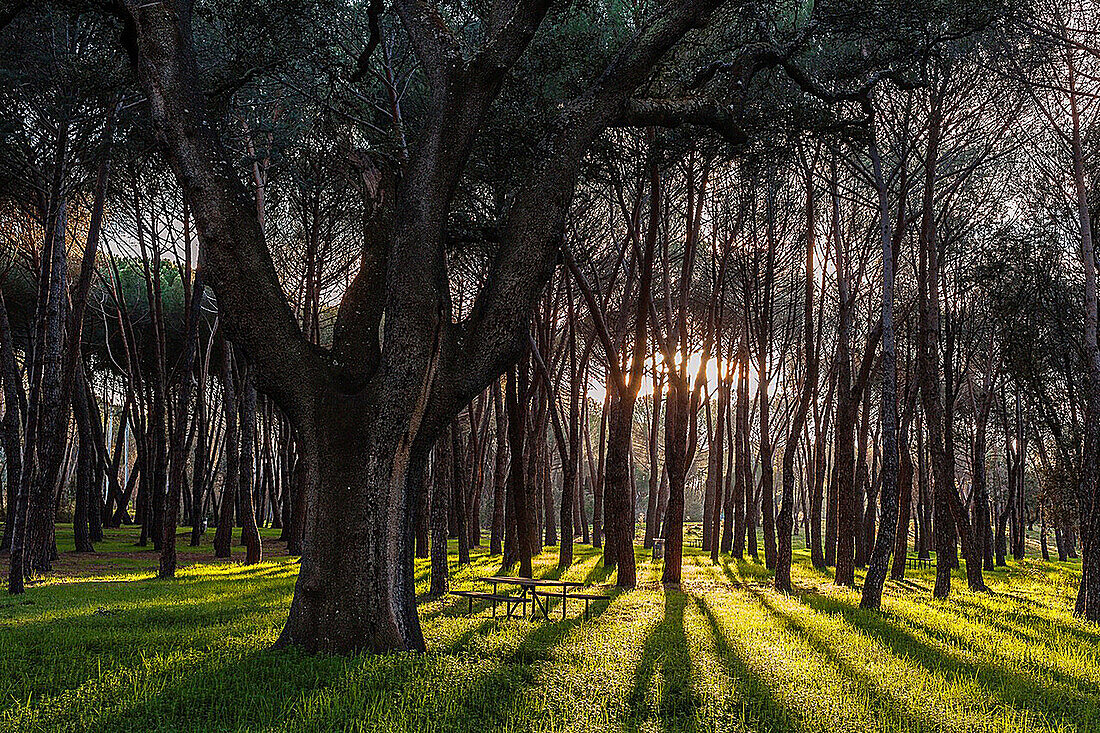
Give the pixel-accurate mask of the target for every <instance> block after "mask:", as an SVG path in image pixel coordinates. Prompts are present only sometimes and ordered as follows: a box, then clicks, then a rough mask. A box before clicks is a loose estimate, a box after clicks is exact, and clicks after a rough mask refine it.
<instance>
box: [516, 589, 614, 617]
mask: <svg viewBox="0 0 1100 733" xmlns="http://www.w3.org/2000/svg"><path fill="white" fill-rule="evenodd" d="M534 595H537V596H542V597H543V598H546V602H547V605H546V607H544V608H543V616H545V617H546V618H547V619H549V618H550V613H549V603H550V601H552V600H554V599H555V598H557V599H560V600H561V602H562V608H561V617H562V618H563V619H564V618H565V603H566V601H568V600H578V601H584V620H585V621H587V620H588V611H589V608H590V606H591V604H592V603H593V602H594V601H610V600H611V597H610V596H604V595H599V594H595V593H565V594H564V595H563V594H561V593H553V592H550V591H535V592H534Z"/></svg>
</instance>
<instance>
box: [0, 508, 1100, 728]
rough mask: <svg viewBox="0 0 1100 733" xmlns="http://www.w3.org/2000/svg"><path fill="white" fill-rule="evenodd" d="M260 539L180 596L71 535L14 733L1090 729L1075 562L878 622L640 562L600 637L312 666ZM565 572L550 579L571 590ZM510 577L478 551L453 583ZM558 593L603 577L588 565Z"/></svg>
mask: <svg viewBox="0 0 1100 733" xmlns="http://www.w3.org/2000/svg"><path fill="white" fill-rule="evenodd" d="M264 534H265V538H266V539H267V540H268V541H267V542H266V546H265V558H266V559H265V562H264V563H262V564H260V565H257V566H252V567H243V566H241V565H239V564H237V562H238V561H239V560H240V558H239V557H237V556H236V555H235V556H234V561H218V562H215V561H214V560H213V558H212V557H211V555H212V553H211V551H210V547H209V545H208V544H205V545H204V546H203V547H201V548H198V549H191V548H187V547H186V538H185V537H184V536H182V535H181V537H180V544H181V547H180V552H181V558H180V562H181V566H182V570H181V572H180V573H179V577H178V578H177V579H176V580H175V581H161V580H157V579H155V577H154V575H155V570H156V565H157V558H156V554H155V553H154V552H152V550H151V549H139V548H135V547H133V546H132V545H133V542H134V540H135V539H136V533H135V531H134V530H131V529H124V530H114V531H109V532H108V541H106V542H104V543H102V544H100V545H99V548H98V550H99V551H98V552H97V553H96V554H95V555H91V556H89V555H84V556H77V555H74V554H73V553H71V552H70V550H71V548H72V539H71V530H69V529H68V528H67V527H59V528H58V538H59V542H60V543H61V553H62V558H61V560H60V561H59V562H58V564H57V570H58V572H57V574H56V575H55V576H51V577H50V578H48V579H46V580H43V581H41V582H38V583H36V584H35V585H34V586H33V587H31V588H30V589H29V590H28V591H27V593H26V595H24V596H21V597H18V598H10V597H6V596H5V597H3V598H0V730H3V731H7V730H12V731H39V730H41V731H55V730H79V731H145V730H194V731H221V730H263V731H274V730H296V731H298V730H301V731H305V730H309V731H312V730H353V731H359V730H362V731H447V732H449V731H479V732H480V731H490V730H507V731H562V730H576V731H604V730H608V731H631V732H633V731H646V732H648V731H716V730H721V731H726V730H731V731H742V730H744V731H821V732H823V733H840V732H841V731H853V732H855V731H860V732H862V731H1032V730H1034V731H1040V730H1042V731H1063V732H1066V733H1070V732H1072V733H1096V732H1097V731H1100V627H1097V626H1095V625H1089V624H1086V623H1084V622H1081V621H1079V620H1076V619H1074V618H1073V616H1072V614H1071V611H1072V608H1073V597H1074V592H1075V589H1076V584H1077V580H1078V578H1079V576H1080V563H1079V562H1076V563H1065V564H1061V563H1043V562H1041V561H1038V560H1030V559H1028V560H1024V561H1022V562H1019V563H1016V562H1012V561H1010V565H1009V567H1008V569H1002V570H998V571H995V572H991V573H987V582H989V584H990V586H991V588H992V591H993V592H992V594H989V595H985V594H974V593H970V592H968V591H967V590H966V589H965V581H964V579H963V576H962V575H961V574H957V575H956V577H955V583H954V587H955V590H954V591H953V593H952V595H951V598H950V599H949V600H947V601H936V600H933V599H932V597H931V587H932V577H933V576H932V572H933V571H930V570H922V571H919V572H910V573H909V577H907V579H906V580H905V581H904V582H903V583H893V582H891V583H888V585H887V591H886V595H885V599H884V611H883V612H881V613H878V612H868V611H862V610H860V609H859V608H858V605H859V597H858V595H857V593H856V592H854V591H852V590H849V589H846V588H839V587H837V586H834V585H833V584H832V583H831V581H830V579H829V578H828V577H827V576H826V575H825V574H822V573H818V572H816V571H814V570H813V569H812V568H811V567H810V564H809V558H808V556H807V555H806V554H805V553H804V552H799V553H798V554H797V555H796V563H797V567H796V568H795V571H794V579H795V585H796V591H795V592H794V593H793V594H791V595H783V594H778V593H776V592H775V591H773V590H772V589H771V587H770V585H769V575H770V574H769V573H768V572H766V571H765V570H764V569H763V568H762V567H761V566H760V565H757V564H756V563H753V562H737V561H732V560H729V559H723V561H722V562H721V564H719V565H714V564H712V563H711V561H710V558H709V557H708V556H704V555H702V553H701V552H700V551H698V550H688V551H687V555H686V557H685V566H684V583H683V586H682V589H681V590H678V591H673V590H663V589H662V588H661V586H660V583H659V578H660V566H659V564H654V563H652V562H651V560H650V557H649V553H648V551H643V550H641V549H639V550H638V561H639V573H638V576H639V581H640V584H639V588H638V589H637V590H635V591H632V592H629V593H622V594H614V593H613V591H612V589H611V588H610V587H608V588H607V592H608V593H611V594H613V595H615V597H614V600H613V601H612V602H611V603H610V604H598V605H597V606H596V607H595V608H594V612H593V615H592V617H591V618H590V619H589V620H588V621H585V620H583V619H582V618H580V617H579V616H572V617H570V618H567V619H566V620H560V619H552V620H551V621H549V622H546V621H539V622H534V623H533V622H529V621H519V620H514V621H500V622H496V621H493V620H492V619H491V618H490V617H489V611H488V610H487V609H485V608H484V607H480V608H479V607H478V606H475V615H473V616H472V617H468V616H467V615H466V613H465V611H466V601H465V600H454V599H448V600H444V601H424V602H423V603H422V604H421V608H420V611H421V618H422V619H423V622H424V633H425V636H426V637H427V642H428V647H429V652H428V653H427V654H422V655H421V654H393V655H388V656H368V655H361V656H356V657H350V658H342V657H327V656H320V657H308V656H303V655H301V654H298V653H296V652H293V651H273V650H271V648H270V647H271V645H272V643H273V642H274V641H275V639H276V637H277V636H278V633H279V630H280V628H281V625H282V622H283V620H284V618H285V616H286V612H287V608H288V607H289V604H290V599H291V595H292V592H293V587H294V579H295V576H296V575H297V569H298V566H297V564H296V562H295V561H294V560H293V559H291V558H287V557H286V556H285V547H284V545H282V544H281V543H277V542H275V541H274V537H275V535H277V532H274V533H273V532H270V531H265V532H264ZM212 536H213V532H209V533H207V536H206V538H205V542H207V543H208V542H209V541H210V540H212ZM799 541H800V540H799V538H796V544H798V543H799ZM66 544H67V545H68V546H67V547H66ZM235 550H236V551H238V552H239V551H240V550H241V548H235ZM456 559H457V558H456V557H455V556H452V562H454V561H455V560H456ZM556 559H557V553H556V550H555V549H554V548H547V551H546V552H545V553H544V554H542V555H541V556H540V557H539V558H538V559H537V561H536V573H535V574H536V576H549V577H559V576H558V573H557V570H556ZM417 563H418V564H417V570H418V590H421V591H426V590H427V580H428V568H427V565H426V561H419V560H418V561H417ZM5 565H6V562H5ZM496 570H497V560H496V559H495V558H490V557H488V555H487V554H485V552H484V551H475V554H474V561H473V563H472V564H471V565H469V566H467V567H464V568H459V567H457V566H456V565H452V573H453V575H452V587H454V588H473V587H475V583H474V579H475V578H477V577H478V576H482V575H490V574H493V573H494V572H495V571H496ZM560 577H562V578H566V579H575V580H583V581H587V582H589V583H593V584H596V585H604V584H607V583H608V582H609V580H610V573H609V572H608V571H607V570H606V569H604V568H603V566H602V565H601V563H600V556H599V554H598V552H597V551H595V550H592V549H590V548H587V547H586V546H581V545H578V546H577V557H576V562H575V563H574V565H573V567H572V568H570V569H569V571H568V572H566V573H563V574H561V575H560ZM859 580H861V578H859ZM605 606H607V608H606V609H605V608H604V607H605ZM556 609H557V607H556V606H555V610H556ZM577 610H578V611H579V610H580V608H579V604H578V608H577Z"/></svg>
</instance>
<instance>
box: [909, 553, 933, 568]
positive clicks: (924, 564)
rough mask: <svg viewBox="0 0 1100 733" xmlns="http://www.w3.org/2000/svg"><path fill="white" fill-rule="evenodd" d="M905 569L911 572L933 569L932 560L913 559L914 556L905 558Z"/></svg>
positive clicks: (925, 558)
mask: <svg viewBox="0 0 1100 733" xmlns="http://www.w3.org/2000/svg"><path fill="white" fill-rule="evenodd" d="M905 567H906V568H907V569H909V570H922V569H924V568H931V567H932V560H930V559H929V558H927V557H913V556H912V555H907V556H906V558H905Z"/></svg>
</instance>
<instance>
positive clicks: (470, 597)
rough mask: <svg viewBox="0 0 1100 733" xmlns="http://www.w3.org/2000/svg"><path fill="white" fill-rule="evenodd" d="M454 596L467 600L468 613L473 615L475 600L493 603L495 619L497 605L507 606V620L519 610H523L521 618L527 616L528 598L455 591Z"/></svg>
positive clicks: (494, 616) (452, 592) (452, 593)
mask: <svg viewBox="0 0 1100 733" xmlns="http://www.w3.org/2000/svg"><path fill="white" fill-rule="evenodd" d="M451 595H452V596H458V597H459V598H465V599H466V601H467V607H466V613H467V614H472V613H473V612H474V599H477V600H479V601H492V602H493V618H494V619H495V618H496V617H497V603H503V604H505V608H506V609H507V611H508V613H507V618H512V614H513V613H514V612H515V610H516V609H517V608H521V609H522V611H521V612H520V616H521V617H522V616H526V615H527V598H525V597H524V596H506V595H503V594H500V593H481V592H478V591H473V590H453V591H451Z"/></svg>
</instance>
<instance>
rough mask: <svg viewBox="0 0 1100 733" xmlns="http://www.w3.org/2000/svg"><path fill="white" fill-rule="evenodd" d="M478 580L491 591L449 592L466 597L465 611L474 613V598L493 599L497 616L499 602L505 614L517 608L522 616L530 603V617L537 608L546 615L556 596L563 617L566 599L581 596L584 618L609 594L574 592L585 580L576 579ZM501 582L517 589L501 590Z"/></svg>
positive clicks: (495, 578) (534, 613) (506, 578)
mask: <svg viewBox="0 0 1100 733" xmlns="http://www.w3.org/2000/svg"><path fill="white" fill-rule="evenodd" d="M478 580H479V581H481V582H483V583H488V584H490V585H492V586H493V590H492V592H488V593H486V592H480V591H469V590H456V591H451V595H453V596H458V597H460V598H465V599H466V600H467V613H473V610H474V600H475V599H477V600H486V601H492V604H493V618H494V619H495V618H496V616H497V604H498V603H503V604H505V611H506V617H507V618H511V617H512V615H513V614H514V613H515V612H516V611H517V610H519V612H520V616H521V617H522V616H526V615H527V605H528V604H530V605H531V616H532V618H533V617H535V615H536V614H537V613H538V612H539V611H542V615H543V617H544V618H546V619H549V618H550V603H551V601H553V600H555V599H560V600H561V616H562V618H565V616H566V611H567V604H568V602H569V600H570V599H573V600H582V601H584V617H585V618H586V619H587V618H588V613H589V608H590V606H591V604H592V603H593V602H594V601H607V600H610V598H608V597H607V596H604V595H595V594H591V593H577V592H573V591H572V590H571V589H574V588H584V587H585V584H584V583H581V582H578V581H575V580H549V579H542V578H516V577H510V576H500V575H493V576H488V577H484V578H478ZM501 585H506V586H515V587H517V588H519V590H520V592H519V594H518V595H511V594H508V593H501V592H500V586H501Z"/></svg>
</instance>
